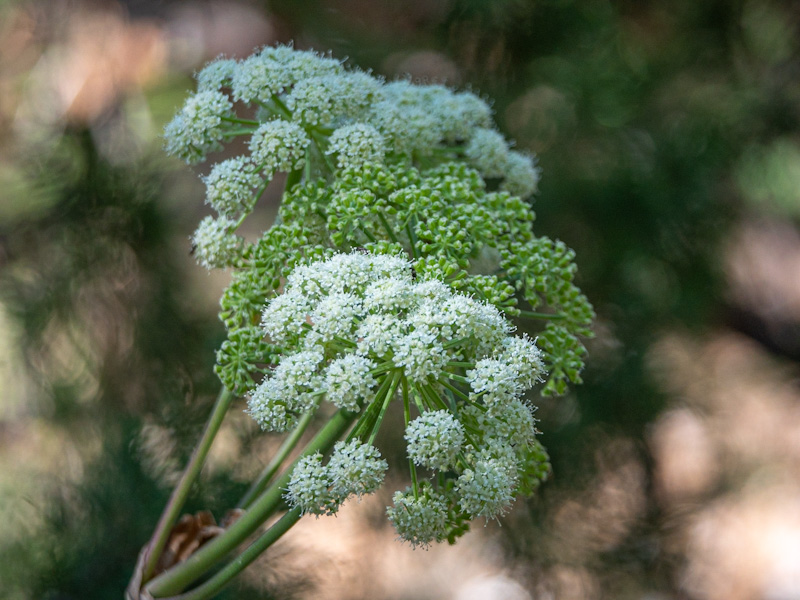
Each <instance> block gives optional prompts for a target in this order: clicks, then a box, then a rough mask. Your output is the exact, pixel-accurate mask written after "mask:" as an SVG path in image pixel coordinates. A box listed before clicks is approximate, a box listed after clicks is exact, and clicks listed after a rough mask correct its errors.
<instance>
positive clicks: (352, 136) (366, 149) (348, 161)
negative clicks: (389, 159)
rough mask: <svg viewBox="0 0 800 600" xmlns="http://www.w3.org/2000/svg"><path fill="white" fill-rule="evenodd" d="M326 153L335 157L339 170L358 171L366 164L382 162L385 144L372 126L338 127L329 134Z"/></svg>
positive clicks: (364, 124) (354, 124) (362, 124)
mask: <svg viewBox="0 0 800 600" xmlns="http://www.w3.org/2000/svg"><path fill="white" fill-rule="evenodd" d="M328 153H329V154H335V155H336V162H337V165H338V166H339V168H340V169H346V168H354V169H358V168H360V167H361V166H363V165H364V164H365V163H368V162H378V163H379V162H383V157H384V156H385V154H386V142H385V141H384V139H383V135H382V134H381V133H380V132H379V131H378V130H377V129H375V128H374V127H373V126H372V125H367V124H366V123H353V124H352V125H345V126H343V127H339V128H338V129H336V130H335V131H334V132H333V133H332V134H331V137H330V140H329V141H328Z"/></svg>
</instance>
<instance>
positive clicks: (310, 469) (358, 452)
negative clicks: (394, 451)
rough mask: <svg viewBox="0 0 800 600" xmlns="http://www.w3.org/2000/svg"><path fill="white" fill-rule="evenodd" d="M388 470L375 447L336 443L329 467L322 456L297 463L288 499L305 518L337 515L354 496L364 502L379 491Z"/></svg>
mask: <svg viewBox="0 0 800 600" xmlns="http://www.w3.org/2000/svg"><path fill="white" fill-rule="evenodd" d="M387 468H388V465H387V463H386V461H385V460H383V459H382V458H381V455H380V453H379V452H378V449H377V448H375V447H374V446H372V445H370V444H363V443H361V442H359V441H358V440H351V441H350V442H348V443H345V442H336V445H335V446H334V448H333V454H332V455H331V458H330V460H329V461H328V464H327V465H324V464H323V463H322V455H321V454H319V453H316V454H311V455H308V456H305V457H303V458H301V459H300V460H299V461H298V462H297V464H296V465H295V467H294V470H293V471H292V477H291V480H290V481H289V485H288V486H287V489H286V494H285V495H284V496H285V498H286V500H287V502H288V503H289V504H290V505H291V506H294V507H299V508H300V509H301V510H302V512H303V514H314V515H330V514H335V513H336V512H337V511H338V510H339V506H340V505H341V504H342V503H343V502H344V501H345V500H346V499H347V498H349V497H350V496H356V497H358V498H360V497H361V496H363V495H365V494H371V493H372V492H374V491H375V490H377V489H378V488H379V487H380V486H381V485H382V484H383V477H384V473H385V472H386V469H387Z"/></svg>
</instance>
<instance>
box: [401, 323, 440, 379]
mask: <svg viewBox="0 0 800 600" xmlns="http://www.w3.org/2000/svg"><path fill="white" fill-rule="evenodd" d="M391 347H392V350H393V351H394V363H395V364H396V365H397V366H399V367H403V369H404V370H405V373H406V377H408V378H409V379H410V380H412V381H414V382H417V383H424V382H426V381H428V380H429V379H430V378H431V377H433V378H434V379H435V378H438V377H439V375H441V373H442V370H443V369H444V366H445V364H447V358H448V357H447V353H446V352H445V351H444V348H443V347H442V344H441V342H440V341H439V339H438V336H437V335H436V334H435V333H434V332H432V331H431V330H429V329H426V328H423V327H420V328H417V329H414V330H413V331H411V332H409V333H408V334H406V335H404V336H401V337H399V338H397V339H394V340H392V342H391Z"/></svg>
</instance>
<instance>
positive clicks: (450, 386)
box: [439, 379, 469, 401]
mask: <svg viewBox="0 0 800 600" xmlns="http://www.w3.org/2000/svg"><path fill="white" fill-rule="evenodd" d="M439 383H441V384H442V385H443V386H444V387H446V388H447V389H448V390H450V391H451V392H453V393H454V394H456V395H458V396H459V397H460V398H463V399H464V400H467V401H469V396H468V395H467V394H465V393H464V392H462V391H461V390H460V389H458V388H457V387H456V386H454V385H453V384H452V383H450V382H449V381H447V380H446V379H440V380H439Z"/></svg>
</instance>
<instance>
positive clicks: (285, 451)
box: [238, 410, 316, 509]
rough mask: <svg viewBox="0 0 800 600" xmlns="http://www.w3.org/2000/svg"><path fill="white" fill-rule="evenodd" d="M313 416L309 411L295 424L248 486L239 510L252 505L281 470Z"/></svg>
mask: <svg viewBox="0 0 800 600" xmlns="http://www.w3.org/2000/svg"><path fill="white" fill-rule="evenodd" d="M315 414H316V410H309V411H308V412H307V413H305V414H304V415H303V416H302V417H300V420H299V421H298V422H297V426H296V427H295V428H294V431H292V433H291V434H289V437H287V438H286V439H285V440H284V441H283V444H281V447H280V448H278V452H276V453H275V456H273V457H272V460H270V461H269V463H268V464H267V466H266V467H264V470H263V471H261V475H259V476H258V479H256V480H255V481H254V482H253V484H252V485H251V486H250V489H249V490H247V493H246V494H245V495H244V496H243V497H242V499H241V500H240V501H239V505H238V506H239V508H244V509H246V508H248V507H249V506H250V504H252V502H253V500H255V499H256V498H257V497H258V495H259V494H260V493H261V492H263V491H264V488H265V487H267V484H268V483H269V482H270V480H271V479H272V478H273V477H274V476H275V473H277V472H278V469H280V468H281V465H282V464H283V461H285V460H286V457H287V456H289V453H290V452H291V451H292V450H293V449H294V447H295V446H296V445H297V442H299V441H300V438H301V437H302V436H303V434H304V433H305V431H306V429H307V428H308V425H309V424H310V423H311V420H312V419H313V418H314V415H315Z"/></svg>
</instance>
